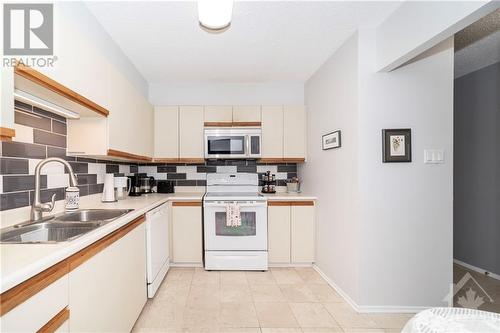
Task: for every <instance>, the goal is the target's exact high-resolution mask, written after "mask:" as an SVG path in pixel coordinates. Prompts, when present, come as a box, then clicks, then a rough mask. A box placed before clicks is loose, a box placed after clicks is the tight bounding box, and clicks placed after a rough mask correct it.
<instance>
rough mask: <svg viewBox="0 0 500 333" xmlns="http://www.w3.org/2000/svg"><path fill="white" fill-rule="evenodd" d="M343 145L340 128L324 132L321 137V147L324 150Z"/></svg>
mask: <svg viewBox="0 0 500 333" xmlns="http://www.w3.org/2000/svg"><path fill="white" fill-rule="evenodd" d="M340 147H342V138H341V132H340V130H337V131H333V132H330V133H327V134H324V135H323V136H322V137H321V148H322V149H323V150H328V149H335V148H340Z"/></svg>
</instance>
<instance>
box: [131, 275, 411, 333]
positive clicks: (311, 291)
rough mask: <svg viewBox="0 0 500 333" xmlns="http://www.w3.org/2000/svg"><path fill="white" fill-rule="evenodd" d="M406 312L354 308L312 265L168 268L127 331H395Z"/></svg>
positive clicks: (367, 332) (309, 332)
mask: <svg viewBox="0 0 500 333" xmlns="http://www.w3.org/2000/svg"><path fill="white" fill-rule="evenodd" d="M411 317H412V315H410V314H358V313H356V312H355V311H354V310H352V308H351V307H350V306H349V305H348V304H347V303H345V302H344V300H343V299H342V297H340V296H339V295H338V294H337V293H336V292H335V291H334V290H333V289H332V288H331V287H330V286H329V285H327V284H326V282H325V281H324V280H323V279H322V278H321V276H320V275H319V274H318V273H317V272H316V271H314V270H313V269H312V268H272V269H270V271H268V272H228V271H224V272H206V271H205V270H203V269H202V268H172V269H171V270H170V271H169V273H168V275H167V277H166V278H165V281H163V284H162V285H161V287H160V289H159V290H158V293H157V294H156V296H155V298H154V299H152V300H149V301H148V303H147V304H146V306H145V307H144V310H143V311H142V314H141V316H140V317H139V319H138V320H137V323H136V325H135V327H134V330H133V332H207V333H216V332H221V333H226V332H227V333H229V332H231V333H254V332H255V333H257V332H259V333H275V332H276V333H277V332H283V333H294V332H303V333H313V332H314V333H320V332H321V333H327V332H337V333H341V332H344V333H358V332H359V333H389V332H390V333H396V332H400V331H401V328H402V327H403V326H404V324H405V323H406V322H407V321H408V320H409V319H410V318H411Z"/></svg>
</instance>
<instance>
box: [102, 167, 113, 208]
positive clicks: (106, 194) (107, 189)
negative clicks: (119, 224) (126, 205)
mask: <svg viewBox="0 0 500 333" xmlns="http://www.w3.org/2000/svg"><path fill="white" fill-rule="evenodd" d="M114 201H116V199H115V175H114V174H112V173H107V174H106V175H105V176H104V189H103V190H102V202H114Z"/></svg>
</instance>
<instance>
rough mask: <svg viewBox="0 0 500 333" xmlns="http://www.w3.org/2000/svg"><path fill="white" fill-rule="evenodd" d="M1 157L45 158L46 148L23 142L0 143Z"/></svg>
mask: <svg viewBox="0 0 500 333" xmlns="http://www.w3.org/2000/svg"><path fill="white" fill-rule="evenodd" d="M2 156H5V157H24V158H45V157H46V156H47V147H45V146H40V145H34V144H31V143H24V142H14V141H12V142H7V141H2Z"/></svg>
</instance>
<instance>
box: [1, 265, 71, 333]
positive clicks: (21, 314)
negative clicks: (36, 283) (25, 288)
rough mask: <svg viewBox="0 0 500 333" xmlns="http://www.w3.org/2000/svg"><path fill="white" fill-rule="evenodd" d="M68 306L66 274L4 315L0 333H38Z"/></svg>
mask: <svg viewBox="0 0 500 333" xmlns="http://www.w3.org/2000/svg"><path fill="white" fill-rule="evenodd" d="M67 306H68V275H67V274H66V275H64V276H63V277H61V278H59V279H58V280H56V281H55V282H53V283H52V284H50V285H49V286H47V287H46V288H44V289H43V290H41V291H40V292H38V293H37V294H35V295H34V296H32V297H30V298H29V299H27V300H26V301H25V302H23V303H21V304H20V305H18V306H16V307H15V308H13V309H12V310H10V311H9V312H7V313H6V314H5V315H3V316H2V317H1V318H0V320H1V324H0V327H1V329H0V331H2V332H36V331H38V330H39V329H40V328H42V327H43V326H44V325H45V324H47V322H49V321H50V320H51V319H52V318H53V317H54V316H56V315H57V314H58V313H59V312H60V311H62V310H63V309H64V308H65V307H67Z"/></svg>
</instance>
